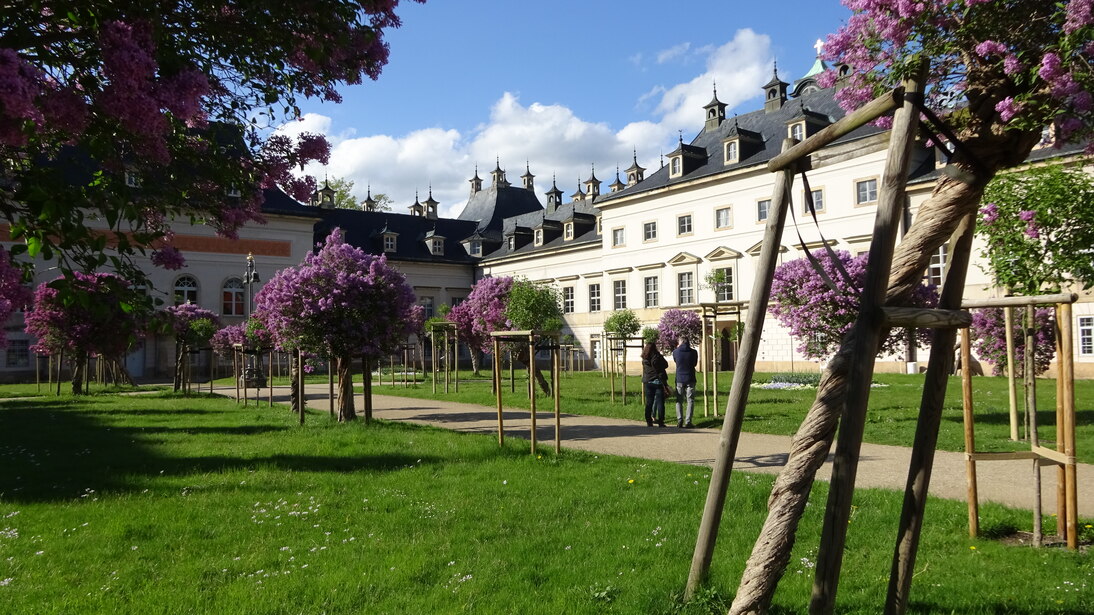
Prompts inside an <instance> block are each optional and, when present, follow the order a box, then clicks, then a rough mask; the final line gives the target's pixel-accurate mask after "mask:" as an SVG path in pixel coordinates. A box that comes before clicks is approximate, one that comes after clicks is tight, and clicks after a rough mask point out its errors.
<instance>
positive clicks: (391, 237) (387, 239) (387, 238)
mask: <svg viewBox="0 0 1094 615" xmlns="http://www.w3.org/2000/svg"><path fill="white" fill-rule="evenodd" d="M397 247H398V244H397V243H396V235H395V234H393V233H388V234H386V235H384V252H394V251H395V249H396V248H397Z"/></svg>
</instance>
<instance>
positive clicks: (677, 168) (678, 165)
mask: <svg viewBox="0 0 1094 615" xmlns="http://www.w3.org/2000/svg"><path fill="white" fill-rule="evenodd" d="M683 162H684V157H683V156H673V157H672V158H669V177H680V176H681V175H683V167H684V164H683Z"/></svg>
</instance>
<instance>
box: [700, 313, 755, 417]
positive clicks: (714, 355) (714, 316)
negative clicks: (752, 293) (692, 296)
mask: <svg viewBox="0 0 1094 615" xmlns="http://www.w3.org/2000/svg"><path fill="white" fill-rule="evenodd" d="M747 305H748V302H747V301H726V302H724V303H700V304H699V318H700V319H701V323H702V333H701V334H700V336H701V337H702V340H701V341H700V347H699V348H700V351H705V349H706V342H707V340H708V339H709V340H710V352H708V353H705V355H704V356H703V365H702V367H701V368H700V369H701V370H702V372H703V416H704V417H706V416H708V414H707V398H708V397H710V404H711V407H712V408H713V409H714V418H718V333H717V328H718V317H719V316H737V322H740V320H741V314H742V312H741V307H743V306H747ZM708 322H709V323H710V335H709V336H708V335H707V323H708ZM708 370H709V371H710V375H711V387H710V389H709V390H708V388H707V371H708Z"/></svg>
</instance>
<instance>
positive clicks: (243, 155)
mask: <svg viewBox="0 0 1094 615" xmlns="http://www.w3.org/2000/svg"><path fill="white" fill-rule="evenodd" d="M397 5H398V0H385V1H383V2H362V1H359V0H316V1H314V2H309V3H307V4H306V5H295V4H291V3H288V4H286V3H254V2H231V3H201V2H198V3H195V2H185V3H171V2H169V3H155V2H152V3H149V2H143V1H138V0H118V1H112V2H87V1H81V0H51V1H50V2H44V3H43V2H23V3H15V4H9V5H5V8H4V19H3V23H2V24H0V157H2V158H3V159H4V160H7V161H8V162H9V163H10V164H6V165H4V167H3V169H2V170H0V215H2V216H3V217H4V218H5V219H6V221H7V223H8V224H10V225H11V231H12V237H13V238H14V239H16V240H19V241H22V242H23V245H21V246H19V247H18V248H17V249H18V250H26V251H28V252H30V253H31V256H35V255H37V254H39V253H40V254H42V255H43V256H44V257H46V258H50V257H51V256H55V255H56V256H58V257H60V259H61V265H62V267H63V268H65V269H66V270H67V269H68V268H70V267H71V268H74V269H81V270H93V269H95V268H96V267H98V266H100V265H102V264H103V263H104V262H106V261H107V260H108V259H109V260H112V261H114V262H113V266H114V268H115V269H118V270H119V271H121V268H122V267H124V266H126V265H127V264H128V261H127V259H126V258H125V257H126V255H128V254H132V253H133V252H134V251H135V250H140V251H143V250H146V249H150V248H153V246H159V248H157V249H156V251H155V252H154V253H153V257H154V258H155V260H156V261H158V262H160V263H163V264H167V265H171V266H174V265H177V264H178V263H179V254H178V252H177V251H176V250H174V249H173V248H170V246H169V243H170V242H169V240H170V236H171V235H170V228H169V223H168V221H169V220H171V219H175V218H177V219H196V220H200V221H203V222H205V223H206V224H209V225H210V226H212V227H214V228H215V229H216V230H217V231H218V232H219V233H221V234H222V235H224V236H227V237H232V236H234V234H235V233H236V231H237V229H238V228H239V227H240V226H241V225H242V224H244V223H247V222H258V221H261V216H260V214H259V205H260V203H261V200H262V190H263V188H267V187H271V186H273V185H282V186H284V187H285V188H286V189H287V190H288V191H289V192H290V193H291V194H293V195H294V196H296V197H297V198H301V199H306V198H307V196H308V195H309V194H310V192H311V191H312V190H313V189H314V187H315V184H314V180H311V179H308V178H303V179H301V178H298V177H295V176H293V174H292V171H293V170H294V169H298V168H300V167H301V165H302V164H304V163H306V162H308V161H310V160H320V161H324V162H325V160H326V158H327V155H328V152H329V145H328V144H327V142H326V140H325V139H323V138H322V137H321V136H318V135H302V136H301V137H300V138H299V139H297V140H293V139H289V138H287V137H285V136H283V135H274V136H269V137H267V136H265V135H268V134H270V131H269V130H268V128H270V127H273V126H276V125H277V124H279V123H281V122H283V121H291V120H295V119H298V118H299V117H300V116H301V113H300V108H299V107H298V100H299V99H301V98H320V99H324V100H331V101H337V100H339V95H338V92H337V91H336V87H337V86H339V85H340V84H343V83H348V84H355V83H359V82H360V81H361V80H362V78H364V77H366V76H367V77H369V78H372V79H375V78H377V77H378V76H379V74H380V70H381V69H382V67H383V66H384V65H385V64H386V62H387V58H388V46H387V43H385V42H384V31H385V30H387V29H389V28H395V27H398V26H399V23H400V22H399V18H398V17H397V16H396V14H395V9H396V6H397ZM237 191H238V196H236V194H237ZM73 203H79V204H80V206H79V207H73V206H72V204H73ZM90 219H95V220H100V221H102V223H103V225H105V226H106V231H105V232H104V231H103V230H96V229H95V228H91V227H94V226H96V225H90V227H89V225H86V224H84V221H85V220H90ZM108 239H109V241H108ZM163 239H166V240H168V241H167V245H166V246H163V245H161V244H157V243H156V242H157V241H158V240H163ZM108 243H114V244H116V247H117V249H118V250H117V253H112V254H113V255H112V256H108V255H106V253H104V249H105V248H106V247H107V245H108ZM124 273H125V274H126V277H127V278H130V279H137V278H133V277H131V275H130V274H134V275H135V274H136V273H137V270H136V269H135V268H133V269H132V270H131V271H126V272H124Z"/></svg>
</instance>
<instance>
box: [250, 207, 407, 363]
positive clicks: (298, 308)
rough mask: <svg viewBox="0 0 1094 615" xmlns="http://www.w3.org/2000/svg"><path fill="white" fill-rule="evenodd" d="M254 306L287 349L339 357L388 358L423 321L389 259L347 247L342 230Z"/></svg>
mask: <svg viewBox="0 0 1094 615" xmlns="http://www.w3.org/2000/svg"><path fill="white" fill-rule="evenodd" d="M255 304H256V308H255V312H254V315H253V318H254V319H257V320H258V321H260V322H261V323H262V324H263V325H264V327H265V328H266V329H267V330H268V331H269V332H270V335H271V336H272V337H273V340H274V341H275V342H276V343H277V344H278V346H280V347H281V348H284V349H291V348H298V349H303V350H309V351H312V352H316V353H320V354H330V355H332V356H336V357H349V356H356V355H362V354H364V355H368V356H373V357H376V356H381V355H385V354H389V353H390V352H392V351H393V350H394V349H395V348H397V347H398V345H399V344H400V343H402V341H403V340H405V339H406V337H407V336H408V335H410V334H411V333H414V332H417V331H419V330H420V329H421V326H422V321H423V317H424V309H423V308H422V306H420V305H417V303H416V300H415V296H414V291H413V289H411V287H410V286H409V285H408V284H407V283H406V278H405V276H403V274H401V273H399V271H398V270H396V269H395V268H394V267H392V266H390V265H388V263H387V257H386V256H384V255H380V256H374V255H371V254H368V253H366V252H364V251H363V250H361V249H360V248H356V247H354V246H351V245H349V244H347V243H345V240H344V238H343V234H342V231H341V230H340V229H335V230H333V231H332V232H331V234H330V235H329V236H328V237H327V239H326V241H325V242H324V243H323V244H322V245H321V246H319V250H318V251H317V252H314V253H312V254H309V255H308V256H307V258H305V259H304V262H303V263H302V264H300V265H298V266H296V267H289V268H286V269H283V270H281V271H279V272H278V273H277V274H276V275H275V276H274V277H273V278H272V279H271V280H270V281H269V282H268V283H267V284H266V285H265V286H263V288H262V290H261V291H259V293H258V295H257V296H256V297H255Z"/></svg>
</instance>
